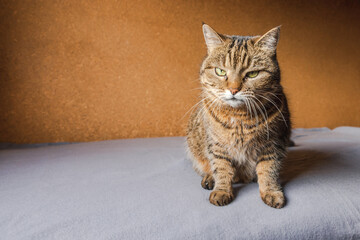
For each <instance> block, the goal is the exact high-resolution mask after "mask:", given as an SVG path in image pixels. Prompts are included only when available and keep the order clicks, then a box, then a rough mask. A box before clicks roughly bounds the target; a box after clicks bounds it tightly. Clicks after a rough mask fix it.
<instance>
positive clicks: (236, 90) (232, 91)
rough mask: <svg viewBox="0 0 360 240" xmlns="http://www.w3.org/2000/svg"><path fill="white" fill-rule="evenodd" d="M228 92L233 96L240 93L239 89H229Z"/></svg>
mask: <svg viewBox="0 0 360 240" xmlns="http://www.w3.org/2000/svg"><path fill="white" fill-rule="evenodd" d="M229 90H230V92H231V94H232V95H235V94H236V93H237V92H239V91H240V89H238V88H229Z"/></svg>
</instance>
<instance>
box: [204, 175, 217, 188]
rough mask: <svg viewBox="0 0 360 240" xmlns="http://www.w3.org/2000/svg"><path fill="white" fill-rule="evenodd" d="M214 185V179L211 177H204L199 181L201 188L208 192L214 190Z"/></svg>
mask: <svg viewBox="0 0 360 240" xmlns="http://www.w3.org/2000/svg"><path fill="white" fill-rule="evenodd" d="M214 184H215V182H214V178H213V177H212V176H211V175H205V176H204V177H203V179H202V181H201V186H202V187H203V188H205V189H208V190H212V189H213V188H214Z"/></svg>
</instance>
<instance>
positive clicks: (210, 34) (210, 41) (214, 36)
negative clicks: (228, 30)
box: [202, 23, 224, 52]
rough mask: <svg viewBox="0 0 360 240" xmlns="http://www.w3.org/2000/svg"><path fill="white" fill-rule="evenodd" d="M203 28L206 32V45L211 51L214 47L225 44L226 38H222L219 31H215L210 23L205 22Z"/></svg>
mask: <svg viewBox="0 0 360 240" xmlns="http://www.w3.org/2000/svg"><path fill="white" fill-rule="evenodd" d="M202 29H203V33H204V38H205V42H206V46H207V47H208V50H209V52H210V51H211V50H213V49H214V48H216V47H219V46H221V45H223V44H224V40H223V39H222V37H221V36H220V35H219V34H218V33H217V32H215V30H214V29H212V28H211V27H209V25H207V24H205V23H203V25H202Z"/></svg>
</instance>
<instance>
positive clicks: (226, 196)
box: [209, 190, 234, 206]
mask: <svg viewBox="0 0 360 240" xmlns="http://www.w3.org/2000/svg"><path fill="white" fill-rule="evenodd" d="M233 199H234V194H233V193H232V192H226V191H220V190H215V191H212V192H211V193H210V198H209V201H210V203H212V204H214V205H215V206H225V205H228V204H229V203H231V201H232V200H233Z"/></svg>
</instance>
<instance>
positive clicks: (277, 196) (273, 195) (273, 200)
mask: <svg viewBox="0 0 360 240" xmlns="http://www.w3.org/2000/svg"><path fill="white" fill-rule="evenodd" d="M260 196H261V199H262V200H263V201H264V203H265V204H267V205H269V206H270V207H273V208H282V207H284V205H285V197H284V193H283V192H281V191H265V192H262V193H260Z"/></svg>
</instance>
